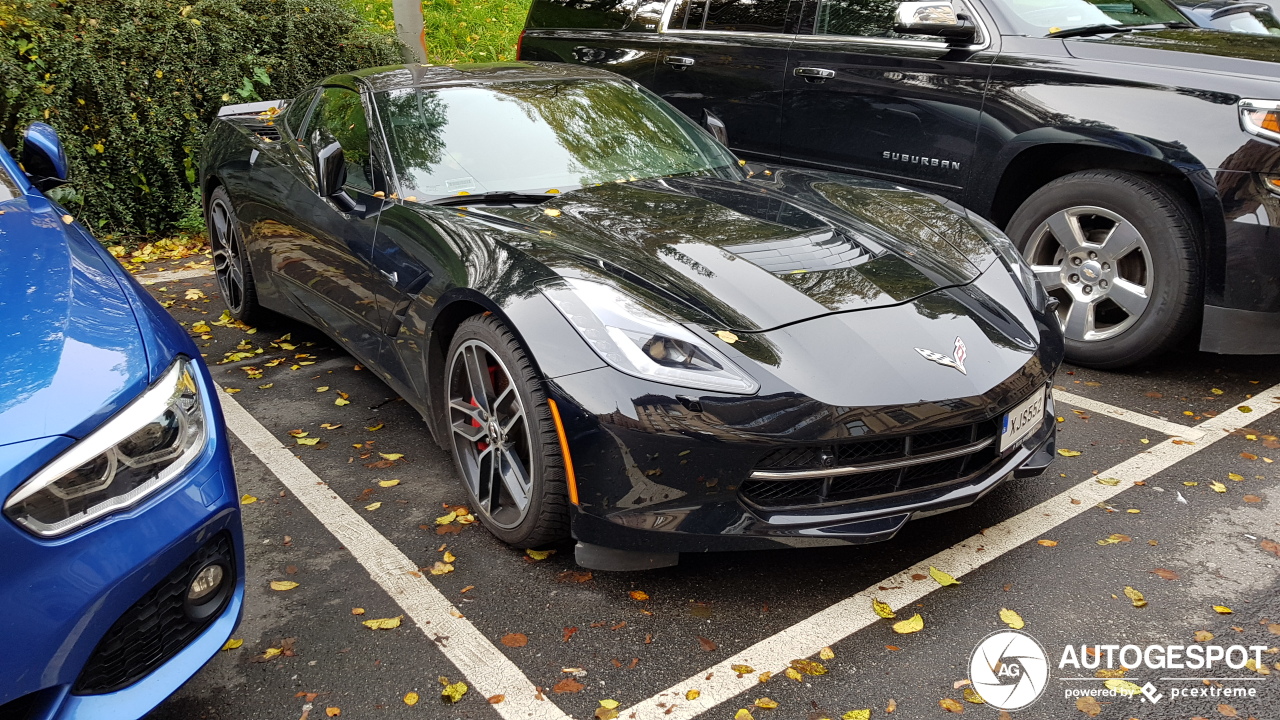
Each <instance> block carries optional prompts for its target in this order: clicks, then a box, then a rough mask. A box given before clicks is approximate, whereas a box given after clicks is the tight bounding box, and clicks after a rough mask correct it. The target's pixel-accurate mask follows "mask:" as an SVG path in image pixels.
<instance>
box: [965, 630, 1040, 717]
mask: <svg viewBox="0 0 1280 720" xmlns="http://www.w3.org/2000/svg"><path fill="white" fill-rule="evenodd" d="M969 679H970V681H971V682H972V683H973V689H974V691H976V692H977V693H978V695H979V696H981V697H982V699H983V700H984V701H986V703H987V704H988V705H990V706H991V707H993V708H995V709H997V710H1021V709H1022V708H1024V707H1027V706H1028V705H1030V704H1031V703H1033V702H1035V701H1036V700H1038V699H1039V698H1040V695H1041V693H1043V692H1044V689H1045V686H1046V685H1047V684H1048V682H1049V660H1048V657H1047V656H1046V655H1045V652H1044V648H1043V647H1041V646H1040V643H1038V642H1036V639H1035V638H1033V637H1031V636H1030V635H1028V634H1026V633H1024V632H1018V631H1017V630H1001V631H999V632H994V633H991V634H990V635H988V636H986V637H985V638H983V640H982V642H980V643H978V646H977V647H976V648H974V649H973V655H972V656H970V658H969Z"/></svg>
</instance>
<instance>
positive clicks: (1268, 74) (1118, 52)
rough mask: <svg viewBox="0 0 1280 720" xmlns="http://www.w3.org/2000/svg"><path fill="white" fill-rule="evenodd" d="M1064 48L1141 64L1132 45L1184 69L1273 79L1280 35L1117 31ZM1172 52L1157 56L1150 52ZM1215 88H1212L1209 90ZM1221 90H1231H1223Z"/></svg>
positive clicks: (1087, 56) (1152, 61)
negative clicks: (1173, 53) (1118, 32)
mask: <svg viewBox="0 0 1280 720" xmlns="http://www.w3.org/2000/svg"><path fill="white" fill-rule="evenodd" d="M1066 46H1067V50H1068V51H1069V52H1070V53H1071V54H1072V55H1074V56H1075V57H1078V58H1084V59H1089V60H1114V61H1117V62H1130V63H1132V62H1144V60H1143V58H1142V55H1143V53H1141V52H1135V50H1134V49H1135V48H1141V49H1144V50H1149V51H1152V52H1150V53H1147V54H1148V55H1150V57H1149V58H1148V59H1146V60H1145V62H1146V63H1149V64H1152V65H1169V66H1172V67H1178V68H1182V69H1185V70H1200V71H1205V72H1213V73H1228V74H1232V75H1239V76H1242V77H1254V78H1259V79H1264V80H1271V81H1274V80H1275V79H1276V77H1277V74H1278V69H1280V63H1278V62H1277V61H1278V60H1280V37H1270V36H1266V35H1246V34H1241V33H1226V32H1220V31H1217V30H1204V29H1200V28H1193V29H1185V30H1183V29H1169V30H1149V31H1148V30H1144V31H1138V32H1131V33H1120V34H1116V35H1111V36H1109V37H1106V38H1096V37H1089V38H1073V39H1072V40H1071V41H1069V42H1067V43H1066ZM1161 50H1163V51H1166V52H1176V53H1178V55H1176V56H1164V57H1161V56H1160V53H1158V52H1155V51H1161ZM1214 89H1218V88H1214ZM1222 91H1223V92H1231V89H1230V88H1223V89H1222Z"/></svg>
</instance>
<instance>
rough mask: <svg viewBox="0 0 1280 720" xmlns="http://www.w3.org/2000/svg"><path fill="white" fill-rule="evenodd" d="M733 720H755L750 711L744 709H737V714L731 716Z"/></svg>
mask: <svg viewBox="0 0 1280 720" xmlns="http://www.w3.org/2000/svg"><path fill="white" fill-rule="evenodd" d="M733 720H756V719H755V716H753V715H752V714H751V711H750V710H748V709H746V708H738V712H736V713H734V714H733Z"/></svg>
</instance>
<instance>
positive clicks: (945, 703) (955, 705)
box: [938, 698, 964, 713]
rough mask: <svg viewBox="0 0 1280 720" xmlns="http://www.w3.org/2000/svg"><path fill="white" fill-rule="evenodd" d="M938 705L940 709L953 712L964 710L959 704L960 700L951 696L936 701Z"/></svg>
mask: <svg viewBox="0 0 1280 720" xmlns="http://www.w3.org/2000/svg"><path fill="white" fill-rule="evenodd" d="M938 705H940V706H941V707H942V709H943V710H946V711H947V712H953V713H963V712H964V706H963V705H961V704H960V701H959V700H955V699H952V698H942V699H941V700H939V701H938Z"/></svg>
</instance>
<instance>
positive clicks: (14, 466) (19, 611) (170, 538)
mask: <svg viewBox="0 0 1280 720" xmlns="http://www.w3.org/2000/svg"><path fill="white" fill-rule="evenodd" d="M201 381H202V384H203V385H204V387H205V390H206V393H207V394H206V398H207V399H209V400H210V401H211V404H212V407H211V411H212V412H211V414H212V416H213V417H214V423H213V431H212V432H211V433H210V438H209V440H208V442H207V444H206V446H205V449H204V452H203V453H202V455H201V457H200V458H199V459H197V460H196V462H194V463H193V464H192V465H191V467H190V469H189V470H188V471H187V472H186V473H185V474H183V475H182V476H181V477H179V478H177V479H175V480H174V481H173V482H172V483H171V484H170V485H168V486H167V487H165V488H164V489H163V490H161V491H160V492H158V493H157V494H155V495H153V496H151V497H149V498H147V499H146V500H144V501H143V502H142V503H140V504H139V505H136V506H134V507H132V508H129V509H128V510H127V511H124V512H119V513H116V514H114V515H111V516H109V517H107V518H105V519H103V520H102V521H100V522H98V523H95V524H93V525H90V526H89V527H87V528H85V529H83V530H80V531H78V532H76V533H74V534H72V535H69V536H66V537H61V538H56V539H52V540H45V539H40V538H37V537H35V536H33V535H31V534H29V533H27V532H26V531H24V530H23V529H21V528H19V527H18V526H17V525H15V524H14V523H12V522H10V521H8V519H5V518H0V578H2V579H3V582H0V633H3V637H4V642H5V646H6V647H8V648H9V651H7V652H5V653H2V654H0V678H3V682H0V717H10V716H17V717H24V718H38V719H39V720H71V719H76V720H80V719H89V718H94V719H97V718H111V719H112V720H117V719H119V720H125V719H127V718H139V717H141V716H143V715H145V714H146V713H147V712H149V711H150V710H152V709H153V708H154V707H155V706H156V705H158V704H159V703H161V702H162V701H163V700H164V699H165V698H166V697H168V696H169V695H170V694H172V693H173V692H174V691H175V690H177V689H178V688H179V687H180V686H181V685H182V684H183V683H184V682H186V680H187V679H189V678H190V677H191V676H192V675H193V674H195V673H196V672H197V671H198V670H199V669H200V668H201V667H202V666H203V665H204V664H205V663H206V662H208V660H209V659H210V658H211V657H212V656H213V655H214V654H216V653H217V652H218V650H219V649H220V648H221V647H222V645H223V644H224V643H225V642H226V641H227V639H228V638H229V637H230V636H231V633H232V631H233V630H234V629H235V626H236V624H237V623H238V622H239V620H240V613H241V607H242V604H243V601H244V551H243V547H244V540H243V536H242V534H241V529H240V505H239V499H238V497H237V491H236V484H235V475H234V472H233V469H232V464H231V456H230V452H229V448H228V444H227V439H226V434H225V428H224V426H223V424H222V418H221V412H220V411H219V409H218V408H217V404H216V400H215V399H213V398H212V397H210V395H211V393H208V390H210V389H211V388H212V383H211V382H210V380H209V377H208V375H207V373H206V372H205V371H202V372H201ZM58 440H65V439H61V438H59V439H58ZM54 444H55V445H56V441H55V443H54ZM29 445H31V444H30V443H15V444H14V445H10V446H0V464H3V466H4V467H5V468H7V469H9V470H10V471H11V472H12V471H25V470H27V469H28V468H25V467H23V466H24V465H27V464H29V463H24V462H23V461H22V460H21V459H20V458H19V457H17V455H19V454H21V455H26V454H28V453H29V451H30V449H31V448H30V447H25V448H20V447H17V446H29ZM58 450H60V448H57V447H50V448H47V449H46V452H45V453H43V454H48V453H53V454H56V452H57V451H58ZM6 456H7V457H6ZM211 552H216V553H221V554H222V555H223V556H228V555H229V557H227V558H226V559H227V560H228V561H229V564H230V565H231V567H233V568H234V573H235V574H234V578H233V582H234V585H233V587H232V589H231V591H230V593H229V596H228V597H227V599H226V600H225V601H224V602H223V603H222V608H221V610H219V611H218V612H216V613H215V614H214V615H213V616H211V617H209V618H207V619H204V620H202V621H200V622H199V623H194V624H193V621H191V620H190V619H189V618H187V617H186V616H184V615H183V612H182V607H181V599H182V597H184V596H185V590H186V585H185V583H186V580H184V579H183V573H185V572H186V569H185V568H188V567H191V566H192V562H193V561H194V560H196V559H199V558H205V557H207V556H208V554H209V553H211ZM175 603H177V605H176V609H175ZM184 623H185V624H184ZM131 626H132V627H131ZM174 637H177V638H178V640H177V641H176V642H175V641H174V640H173V638H174ZM104 638H106V640H104ZM166 638H167V639H166ZM86 668H87V669H86ZM139 675H141V676H140V677H139ZM19 713H23V714H19Z"/></svg>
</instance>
